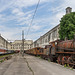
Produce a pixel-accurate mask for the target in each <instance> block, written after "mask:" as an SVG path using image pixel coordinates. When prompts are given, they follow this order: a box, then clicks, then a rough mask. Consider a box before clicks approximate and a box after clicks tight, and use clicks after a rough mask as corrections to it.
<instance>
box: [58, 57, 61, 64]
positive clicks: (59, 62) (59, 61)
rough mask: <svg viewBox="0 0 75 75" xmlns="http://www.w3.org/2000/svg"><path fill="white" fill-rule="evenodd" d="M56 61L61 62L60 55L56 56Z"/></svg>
mask: <svg viewBox="0 0 75 75" xmlns="http://www.w3.org/2000/svg"><path fill="white" fill-rule="evenodd" d="M57 62H58V64H61V59H60V56H58V58H57Z"/></svg>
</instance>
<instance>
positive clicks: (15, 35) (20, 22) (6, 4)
mask: <svg viewBox="0 0 75 75" xmlns="http://www.w3.org/2000/svg"><path fill="white" fill-rule="evenodd" d="M37 3H38V0H0V34H1V35H2V36H3V37H4V38H5V39H8V40H20V39H22V38H21V34H22V30H24V32H25V37H26V34H27V31H28V28H29V25H30V22H31V19H32V17H33V13H34V11H35V8H36V5H37ZM68 6H69V7H71V8H72V11H75V1H74V0H40V4H39V7H38V10H37V12H36V15H35V18H34V21H33V23H32V26H31V29H30V31H29V33H28V36H27V37H26V39H32V40H36V39H38V38H39V37H40V36H42V35H43V34H44V33H46V32H47V31H49V30H50V29H52V28H53V27H55V26H56V25H58V24H59V23H60V19H61V17H62V16H63V15H64V14H65V8H66V7H68Z"/></svg>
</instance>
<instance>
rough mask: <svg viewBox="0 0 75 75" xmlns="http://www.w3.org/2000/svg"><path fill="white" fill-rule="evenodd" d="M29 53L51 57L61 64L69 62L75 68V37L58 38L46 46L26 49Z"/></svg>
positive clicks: (46, 57)
mask: <svg viewBox="0 0 75 75" xmlns="http://www.w3.org/2000/svg"><path fill="white" fill-rule="evenodd" d="M25 52H26V53H27V54H31V55H36V56H37V55H39V56H41V57H42V58H44V59H50V61H52V62H58V63H59V64H62V65H65V64H68V65H69V66H72V67H74V68H75V39H74V40H65V41H61V40H56V41H53V42H50V43H49V45H46V46H45V48H41V47H36V48H33V49H29V50H27V51H25Z"/></svg>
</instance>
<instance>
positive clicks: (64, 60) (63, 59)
mask: <svg viewBox="0 0 75 75" xmlns="http://www.w3.org/2000/svg"><path fill="white" fill-rule="evenodd" d="M66 62H67V58H66V57H65V56H63V57H62V65H65V63H66Z"/></svg>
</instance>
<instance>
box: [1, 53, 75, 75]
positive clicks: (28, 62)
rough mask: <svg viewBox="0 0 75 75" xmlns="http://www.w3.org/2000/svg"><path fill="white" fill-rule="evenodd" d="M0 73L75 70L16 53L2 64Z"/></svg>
mask: <svg viewBox="0 0 75 75" xmlns="http://www.w3.org/2000/svg"><path fill="white" fill-rule="evenodd" d="M0 75H75V71H74V70H70V69H67V68H64V67H63V66H61V65H58V64H56V63H52V62H48V61H46V60H43V59H40V58H37V57H34V56H30V55H27V54H25V56H24V57H22V56H21V55H19V54H16V55H14V56H13V58H12V59H10V60H7V61H5V62H3V63H1V64H0Z"/></svg>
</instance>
